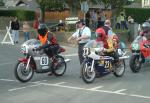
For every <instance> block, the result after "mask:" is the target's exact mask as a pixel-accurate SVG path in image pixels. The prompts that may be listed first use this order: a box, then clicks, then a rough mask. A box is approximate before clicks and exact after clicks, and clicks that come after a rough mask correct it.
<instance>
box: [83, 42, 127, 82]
mask: <svg viewBox="0 0 150 103" xmlns="http://www.w3.org/2000/svg"><path fill="white" fill-rule="evenodd" d="M94 42H95V41H90V42H88V43H87V44H86V45H85V48H84V57H85V59H84V62H83V63H82V66H81V77H82V79H83V81H84V82H85V83H92V82H93V81H94V80H95V78H96V77H97V76H98V77H99V76H105V75H107V74H110V73H113V74H114V75H115V76H116V77H121V76H122V75H123V74H124V72H125V68H126V67H125V59H126V58H129V56H125V55H126V52H125V51H124V50H123V48H122V49H118V50H117V52H118V54H119V61H118V62H117V63H113V62H114V58H113V57H111V56H107V55H105V54H104V53H103V49H104V47H103V45H101V43H97V44H96V45H95V44H94ZM93 44H94V45H95V46H93Z"/></svg>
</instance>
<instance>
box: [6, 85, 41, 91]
mask: <svg viewBox="0 0 150 103" xmlns="http://www.w3.org/2000/svg"><path fill="white" fill-rule="evenodd" d="M39 85H41V84H36V85H30V86H26V87H19V88H13V89H9V90H8V91H9V92H12V91H16V90H21V89H26V88H30V87H36V86H39Z"/></svg>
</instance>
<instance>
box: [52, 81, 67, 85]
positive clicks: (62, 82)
mask: <svg viewBox="0 0 150 103" xmlns="http://www.w3.org/2000/svg"><path fill="white" fill-rule="evenodd" d="M64 83H66V82H60V83H56V84H55V85H61V84H64Z"/></svg>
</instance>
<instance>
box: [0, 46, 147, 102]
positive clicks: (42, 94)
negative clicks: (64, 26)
mask: <svg viewBox="0 0 150 103" xmlns="http://www.w3.org/2000/svg"><path fill="white" fill-rule="evenodd" d="M19 47H20V44H17V45H14V46H12V45H1V44H0V103H150V89H149V88H150V80H149V78H150V68H149V65H148V64H146V65H144V66H143V68H142V70H141V72H140V73H137V74H135V73H132V72H131V70H130V69H129V66H128V60H127V61H126V63H127V68H126V72H125V74H124V76H123V77H121V78H117V77H115V76H114V75H113V74H110V75H107V76H105V77H102V78H97V79H96V80H95V81H94V82H93V83H92V84H86V83H84V82H83V80H82V79H81V78H79V74H80V73H79V71H80V65H79V60H78V56H77V54H76V53H77V49H76V48H75V47H65V48H66V50H67V51H66V53H65V54H63V55H65V56H66V58H69V59H71V62H69V63H68V64H67V71H66V73H65V75H64V76H62V77H55V76H47V74H35V75H34V77H33V79H32V80H31V81H30V82H28V83H20V82H18V81H17V80H16V79H15V77H14V66H15V63H16V62H17V59H18V58H20V57H22V56H23V55H22V54H21V53H20V51H19V49H20V48H19Z"/></svg>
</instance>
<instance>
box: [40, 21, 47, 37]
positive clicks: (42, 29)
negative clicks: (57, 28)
mask: <svg viewBox="0 0 150 103" xmlns="http://www.w3.org/2000/svg"><path fill="white" fill-rule="evenodd" d="M47 31H48V29H47V27H46V24H43V23H41V24H39V26H38V33H39V35H41V36H45V35H46V33H47Z"/></svg>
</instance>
